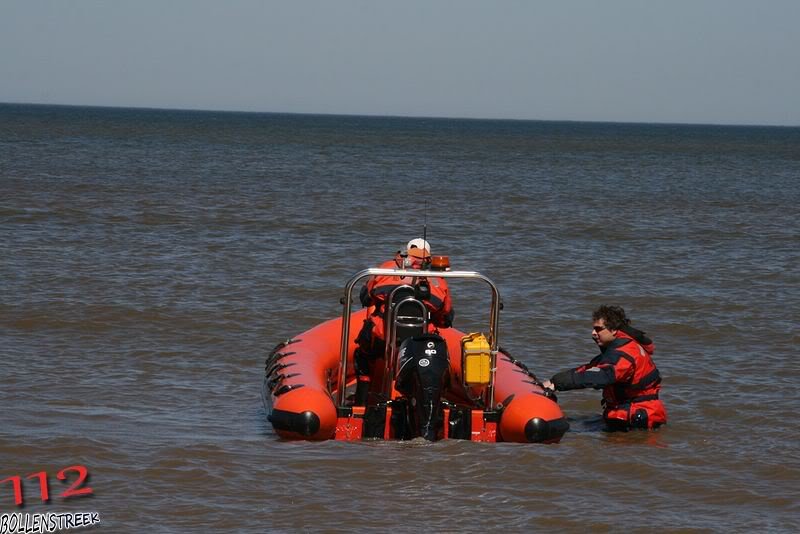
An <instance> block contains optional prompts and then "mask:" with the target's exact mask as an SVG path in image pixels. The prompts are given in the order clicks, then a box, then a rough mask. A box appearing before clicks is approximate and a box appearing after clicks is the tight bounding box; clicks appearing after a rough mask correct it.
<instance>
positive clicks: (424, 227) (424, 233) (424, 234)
mask: <svg viewBox="0 0 800 534" xmlns="http://www.w3.org/2000/svg"><path fill="white" fill-rule="evenodd" d="M422 240H423V241H424V242H425V243H427V242H428V199H427V198H426V199H425V222H424V223H423V224H422ZM428 253H430V250H429V251H428Z"/></svg>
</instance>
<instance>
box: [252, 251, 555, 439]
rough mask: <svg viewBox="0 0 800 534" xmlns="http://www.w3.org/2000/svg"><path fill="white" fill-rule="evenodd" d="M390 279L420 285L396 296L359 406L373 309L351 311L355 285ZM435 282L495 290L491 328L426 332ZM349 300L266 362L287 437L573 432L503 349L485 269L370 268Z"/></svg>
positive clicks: (267, 398) (273, 404)
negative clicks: (361, 356)
mask: <svg viewBox="0 0 800 534" xmlns="http://www.w3.org/2000/svg"><path fill="white" fill-rule="evenodd" d="M440 264H441V263H440ZM385 275H396V276H398V277H403V278H402V279H403V280H409V279H410V280H412V282H411V283H409V284H405V285H401V286H399V287H398V288H397V289H395V290H394V291H393V292H392V294H391V296H390V297H389V299H388V302H390V305H389V306H386V308H387V310H386V315H385V317H384V321H385V322H384V324H385V325H386V335H387V339H386V352H385V356H384V358H383V360H380V359H379V360H378V365H376V366H375V367H376V368H377V369H378V374H377V376H375V377H373V380H372V382H371V384H372V391H371V393H370V395H369V400H368V402H367V403H366V405H364V406H356V405H354V400H353V397H354V396H353V389H354V383H355V372H354V365H353V352H354V350H355V348H356V344H355V337H356V336H355V334H357V333H358V331H359V330H360V328H361V326H362V324H363V322H364V319H365V318H366V313H367V310H365V309H363V310H360V311H357V312H351V308H352V293H353V287H354V286H355V285H356V284H357V283H358V282H359V281H361V280H363V279H365V278H367V277H369V276H385ZM428 277H431V278H432V277H441V278H461V279H471V280H476V281H480V282H484V283H485V284H487V285H488V286H489V288H490V289H491V292H492V298H491V309H490V310H489V321H488V325H487V328H486V330H485V331H484V332H473V333H469V334H465V333H464V332H460V331H459V330H457V329H455V328H441V329H439V330H438V331H437V332H436V333H434V334H430V333H428V331H429V329H428V328H427V321H428V319H429V317H428V313H427V310H426V307H425V305H424V304H423V303H422V302H421V299H420V298H418V295H419V293H418V291H417V286H418V284H419V283H420V282H422V283H423V284H424V283H425V281H426V279H427V278H428ZM398 279H401V278H398ZM342 304H343V313H342V316H341V317H338V318H335V319H331V320H329V321H326V322H324V323H322V324H320V325H318V326H316V327H314V328H312V329H310V330H308V331H306V332H303V333H302V334H299V335H297V336H296V337H294V338H292V339H289V340H287V341H285V342H283V343H280V344H279V345H278V346H276V347H275V348H274V349H273V350H272V352H270V354H269V356H268V357H267V359H266V365H265V372H266V375H265V378H264V383H263V388H262V399H263V402H264V406H265V410H266V412H267V413H268V419H269V421H270V422H271V423H272V426H273V428H274V429H275V432H276V433H277V434H278V435H279V436H280V437H282V438H284V439H293V440H326V439H339V440H360V439H364V438H374V439H413V438H417V437H423V438H425V439H429V440H437V439H468V440H472V441H484V442H494V441H510V442H519V443H555V442H558V441H559V440H560V439H561V437H562V436H563V435H564V433H565V432H566V431H567V429H568V428H569V425H568V423H567V421H566V418H565V417H564V414H563V413H562V411H561V409H560V407H559V406H558V404H557V402H556V399H555V397H554V396H553V395H552V394H551V393H550V392H549V391H546V390H545V389H544V388H543V387H542V386H541V384H540V382H539V381H538V380H537V379H536V377H535V375H534V374H533V373H531V372H530V371H529V370H528V369H527V367H525V365H524V364H522V363H521V362H519V361H517V360H515V359H514V358H512V357H511V355H510V354H509V353H508V352H506V351H504V350H503V349H502V348H500V347H499V344H498V324H499V315H500V308H501V305H500V295H499V293H498V291H497V287H496V286H495V285H494V283H493V282H492V281H491V280H489V279H488V278H487V277H485V276H483V275H481V274H480V273H477V272H474V271H449V270H443V271H432V270H414V269H411V270H402V269H379V268H373V269H366V270H364V271H361V272H359V273H357V274H356V275H354V276H353V277H352V278H351V279H350V280H349V281H348V283H347V285H346V287H345V294H344V297H343V298H342Z"/></svg>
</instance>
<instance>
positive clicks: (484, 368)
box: [461, 333, 492, 386]
mask: <svg viewBox="0 0 800 534" xmlns="http://www.w3.org/2000/svg"><path fill="white" fill-rule="evenodd" d="M491 370H492V353H491V348H490V347H489V340H487V339H486V336H485V335H483V334H481V333H472V334H467V335H466V336H464V337H462V338H461V372H462V373H463V374H464V384H465V385H467V386H479V385H487V384H489V382H490V380H491Z"/></svg>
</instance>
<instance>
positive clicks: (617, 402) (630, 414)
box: [544, 306, 667, 430]
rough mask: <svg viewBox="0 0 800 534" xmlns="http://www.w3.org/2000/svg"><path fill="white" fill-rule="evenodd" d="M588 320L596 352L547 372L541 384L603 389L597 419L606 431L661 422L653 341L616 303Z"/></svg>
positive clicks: (664, 418)
mask: <svg viewBox="0 0 800 534" xmlns="http://www.w3.org/2000/svg"><path fill="white" fill-rule="evenodd" d="M592 321H593V325H592V339H593V340H594V342H595V343H597V345H598V346H599V347H600V349H601V350H602V352H601V353H600V354H598V355H597V356H595V357H594V358H593V359H592V360H591V361H590V362H589V363H587V364H586V365H581V366H580V367H576V368H574V369H568V370H566V371H562V372H560V373H557V374H555V375H553V377H552V378H551V379H550V380H546V381H545V382H544V386H545V387H546V388H548V389H556V390H558V391H567V390H571V389H582V388H588V387H593V388H595V389H600V388H603V401H602V404H603V419H604V420H605V422H606V425H607V426H608V428H609V429H610V430H629V429H633V428H637V429H653V428H657V427H659V426H661V425H663V424H664V423H666V422H667V412H666V410H665V409H664V404H663V403H662V402H661V400H660V399H659V398H658V392H659V391H660V390H661V375H660V374H659V372H658V369H657V368H656V364H655V363H654V362H653V352H654V350H655V345H654V344H653V341H652V340H651V339H650V338H648V337H647V336H646V335H645V333H644V332H642V331H641V330H637V329H636V328H633V327H632V326H631V321H630V319H628V317H626V315H625V310H623V309H622V308H620V307H619V306H600V307H599V308H598V309H597V310H595V311H594V313H592Z"/></svg>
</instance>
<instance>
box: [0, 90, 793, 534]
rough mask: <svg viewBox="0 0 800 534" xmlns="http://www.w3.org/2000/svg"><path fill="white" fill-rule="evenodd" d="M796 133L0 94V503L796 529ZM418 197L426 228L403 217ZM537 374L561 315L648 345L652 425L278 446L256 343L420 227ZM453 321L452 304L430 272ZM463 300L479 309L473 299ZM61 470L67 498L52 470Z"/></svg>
mask: <svg viewBox="0 0 800 534" xmlns="http://www.w3.org/2000/svg"><path fill="white" fill-rule="evenodd" d="M798 186H800V130H798V129H790V128H744V127H742V128H732V127H726V128H716V127H688V126H647V125H613V124H581V123H536V122H501V121H449V120H430V119H428V120H422V119H388V118H358V117H313V116H282V115H250V114H224V113H188V112H165V111H146V110H138V111H137V110H113V109H87V108H57V107H25V106H0V363H2V367H3V371H2V374H0V376H2V388H0V408H2V410H1V411H0V414H1V415H0V479H4V478H6V477H10V476H14V475H18V476H21V477H23V478H24V477H25V476H26V475H28V474H30V473H36V472H40V471H45V472H46V473H48V475H49V481H50V488H51V499H50V502H49V504H43V503H42V502H41V498H40V495H39V490H38V487H37V485H36V481H35V480H24V507H22V508H19V507H17V506H15V504H14V496H13V491H12V487H11V483H9V482H6V483H4V484H2V485H0V512H2V513H12V512H23V513H29V514H35V513H56V512H79V511H80V512H83V511H86V512H97V513H98V514H99V517H100V524H99V525H97V526H95V527H94V528H95V530H97V531H108V532H144V531H147V532H212V531H223V530H224V531H233V532H261V531H276V532H287V531H296V530H300V531H318V530H322V531H328V532H337V531H339V532H343V531H352V530H359V531H361V530H363V531H376V532H377V531H385V530H387V529H392V530H396V531H400V532H416V531H419V530H423V529H425V530H433V531H447V532H453V531H467V532H476V531H498V530H506V531H510V532H522V531H532V530H533V531H536V530H545V529H551V528H552V529H557V530H560V531H575V532H578V531H586V530H589V531H601V532H602V531H606V532H608V531H612V532H613V531H623V530H625V531H628V530H630V531H634V532H636V531H639V532H645V531H653V530H656V531H664V532H672V531H680V532H686V531H700V532H713V531H716V532H719V531H725V532H728V531H738V532H745V531H774V532H782V531H785V532H792V531H796V530H797V529H798V528H800V506H799V505H798V497H800V491H798V488H799V487H800V460H798V457H799V456H800V455H799V454H798V453H799V452H800V447H798V445H797V436H798V435H800V432H799V430H800V428H798V427H800V425H798V418H797V415H796V411H797V410H798V408H800V402H798V401H799V400H800V396H799V395H798V393H797V391H798V390H797V382H798V380H800V364H798V358H797V355H796V354H795V352H796V347H797V345H798V341H800V334H798V331H799V330H800V329H798V321H797V311H798V310H799V309H800V268H799V267H798V266H800V253H799V252H798V248H800V247H798V245H800V240H798V226H799V225H798V220H800V193H798ZM426 211H427V213H426ZM426 218H427V225H428V238H429V240H430V241H431V242H432V244H433V247H434V249H435V252H437V253H444V254H448V255H450V257H451V261H452V263H453V266H454V267H455V268H459V269H469V270H479V271H481V272H483V273H485V274H487V275H488V276H490V277H491V278H492V279H493V280H494V282H495V283H496V284H497V285H498V287H499V289H500V292H501V295H502V296H503V299H504V302H505V309H504V312H503V314H502V316H501V323H500V325H501V336H502V340H501V343H502V345H503V346H505V347H507V348H508V349H509V350H510V351H511V352H512V353H513V354H514V355H515V356H516V357H517V358H519V359H521V360H523V361H524V362H525V363H526V364H527V365H528V366H529V367H531V369H532V370H533V371H535V372H536V373H537V374H539V375H541V376H545V377H547V376H550V375H551V374H552V373H554V372H556V371H559V370H561V369H563V368H566V367H568V366H571V365H576V364H578V363H581V362H584V361H587V360H588V359H589V358H590V357H591V356H593V355H594V354H595V347H594V345H593V343H592V342H591V339H590V338H589V324H590V320H589V319H590V314H591V310H592V309H593V308H594V307H596V306H597V305H598V304H601V303H606V302H608V303H616V304H620V305H622V306H624V307H625V308H626V310H628V312H629V314H630V315H631V316H632V317H633V319H634V324H635V325H637V326H639V327H640V328H642V329H644V330H646V331H647V332H648V333H649V334H650V335H651V336H652V337H653V338H654V339H655V341H656V345H657V347H658V348H657V350H656V362H657V363H658V365H659V367H660V368H661V371H662V374H663V376H664V377H665V380H664V387H663V390H662V395H663V398H664V399H665V402H666V405H667V409H668V410H669V417H670V422H669V424H668V426H667V427H665V428H663V429H661V430H660V431H658V432H654V433H641V432H633V433H625V434H609V433H606V432H603V431H602V425H601V423H600V419H599V412H600V407H599V397H600V394H599V392H596V391H580V392H569V393H562V394H561V395H560V403H561V405H562V407H563V409H564V411H565V412H566V414H567V416H568V417H569V419H570V423H571V431H570V432H569V433H567V435H566V436H565V437H564V439H563V440H562V442H561V443H560V444H558V445H551V446H540V445H520V444H494V445H485V444H475V443H464V442H456V441H453V442H439V443H425V442H417V441H414V442H405V443H397V442H392V443H384V442H362V443H340V442H333V441H331V442H324V443H295V442H283V441H280V440H278V439H276V437H275V435H274V434H273V432H272V429H271V427H270V426H269V424H268V423H267V422H266V419H265V413H264V411H263V408H262V406H261V403H260V387H261V380H262V376H263V360H264V357H265V356H266V353H267V351H268V350H269V349H271V348H272V347H273V346H274V345H275V344H276V343H277V342H278V341H281V340H283V339H286V338H288V337H290V336H292V335H293V334H296V333H298V332H301V331H303V330H306V329H307V328H309V327H311V326H313V325H314V324H316V323H318V322H320V321H322V320H324V319H327V318H329V317H332V316H334V315H336V314H338V313H340V305H339V304H338V299H339V296H340V293H341V291H342V289H343V287H344V283H345V282H346V280H347V279H348V278H349V277H350V275H352V274H353V273H355V272H357V271H358V270H360V269H362V268H364V267H368V266H372V265H375V264H377V263H379V262H380V261H382V260H383V259H384V258H385V257H387V256H388V255H390V254H391V253H393V252H394V251H395V250H397V248H399V247H400V246H401V245H402V243H404V242H405V241H406V240H408V239H410V238H412V237H418V235H419V234H421V232H422V227H423V224H424V221H425V220H426ZM453 291H454V293H455V305H456V308H457V317H456V326H459V327H461V328H462V329H466V328H467V326H466V325H469V324H470V322H471V321H474V320H476V319H475V318H476V317H478V316H482V315H480V314H479V313H478V311H476V308H475V306H477V305H478V304H479V303H480V302H479V300H480V299H478V300H477V301H476V299H474V298H473V297H472V296H471V295H470V294H469V288H468V287H461V286H459V285H458V284H455V283H454V284H453ZM480 311H481V312H482V311H483V310H480ZM73 465H83V466H85V467H86V468H87V469H88V471H89V481H88V485H89V486H90V487H91V488H92V490H93V495H92V496H90V497H74V498H68V499H64V498H62V497H60V493H61V492H62V491H63V489H64V488H65V487H66V486H65V484H63V483H62V482H60V481H59V480H57V479H56V477H55V474H56V473H57V472H58V471H59V470H61V469H64V468H66V467H68V466H73Z"/></svg>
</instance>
